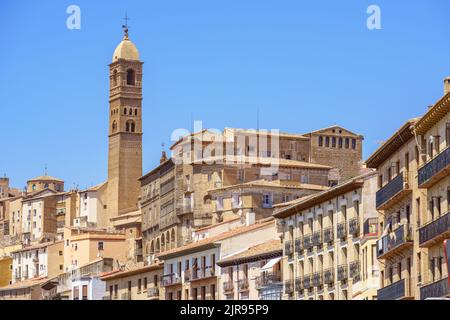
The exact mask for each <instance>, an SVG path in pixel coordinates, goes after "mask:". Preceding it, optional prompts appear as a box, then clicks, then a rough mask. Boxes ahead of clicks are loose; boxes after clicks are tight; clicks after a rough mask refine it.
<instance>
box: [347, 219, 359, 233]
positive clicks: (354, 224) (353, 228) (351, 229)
mask: <svg viewBox="0 0 450 320" xmlns="http://www.w3.org/2000/svg"><path fill="white" fill-rule="evenodd" d="M348 233H350V234H351V235H353V236H354V237H357V236H358V235H359V219H358V218H353V219H350V221H349V222H348Z"/></svg>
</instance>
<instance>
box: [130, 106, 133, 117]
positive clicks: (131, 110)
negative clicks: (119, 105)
mask: <svg viewBox="0 0 450 320" xmlns="http://www.w3.org/2000/svg"><path fill="white" fill-rule="evenodd" d="M129 114H130V116H132V115H133V109H131V108H130V113H129Z"/></svg>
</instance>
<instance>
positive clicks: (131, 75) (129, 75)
mask: <svg viewBox="0 0 450 320" xmlns="http://www.w3.org/2000/svg"><path fill="white" fill-rule="evenodd" d="M134 83H135V74H134V70H133V69H128V70H127V85H129V86H134Z"/></svg>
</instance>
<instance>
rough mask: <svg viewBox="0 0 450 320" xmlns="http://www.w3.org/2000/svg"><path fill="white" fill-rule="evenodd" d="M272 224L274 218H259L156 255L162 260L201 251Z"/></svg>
mask: <svg viewBox="0 0 450 320" xmlns="http://www.w3.org/2000/svg"><path fill="white" fill-rule="evenodd" d="M274 224H275V220H274V219H273V218H267V219H263V220H259V221H257V222H255V223H254V224H252V225H249V226H243V227H237V228H235V229H233V230H230V231H226V232H223V233H221V234H219V235H216V236H212V237H209V238H205V239H202V240H200V241H196V242H192V243H190V244H187V245H185V246H182V247H179V248H175V249H171V250H169V251H166V252H164V253H160V254H158V255H157V257H158V258H160V259H162V260H164V259H170V258H173V257H178V256H181V255H184V254H187V253H190V252H198V251H201V250H204V249H208V248H214V247H217V246H219V244H218V242H220V241H222V240H225V239H227V238H231V237H234V236H237V235H240V234H244V233H247V232H251V231H253V230H257V229H262V228H267V227H270V226H272V225H274Z"/></svg>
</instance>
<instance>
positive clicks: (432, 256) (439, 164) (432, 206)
mask: <svg viewBox="0 0 450 320" xmlns="http://www.w3.org/2000/svg"><path fill="white" fill-rule="evenodd" d="M449 92H450V78H446V79H445V80H444V94H445V95H444V96H443V97H442V98H441V99H440V100H439V101H437V102H436V104H435V105H433V106H432V107H430V108H429V109H428V111H427V112H426V113H425V114H424V115H423V116H422V118H421V119H420V120H419V121H417V122H416V123H415V124H414V126H413V133H414V134H415V136H416V137H417V140H418V141H420V145H421V150H422V157H420V158H419V168H418V172H417V180H418V187H419V188H420V189H421V191H422V190H424V191H426V194H427V197H426V203H423V204H422V206H423V207H424V208H426V210H425V211H421V215H420V216H419V217H418V220H417V226H418V238H416V241H417V242H418V246H419V247H420V248H422V251H421V252H420V254H421V255H422V256H421V265H420V266H419V268H418V270H417V275H418V279H419V280H420V281H419V283H418V285H419V287H420V288H419V290H420V299H428V298H442V297H446V296H447V297H449V296H450V290H449V282H448V272H449V271H448V270H449V265H448V261H445V252H444V251H445V248H444V241H445V240H447V239H450V93H449ZM448 245H449V244H448V243H447V246H448ZM416 297H417V296H416Z"/></svg>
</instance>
